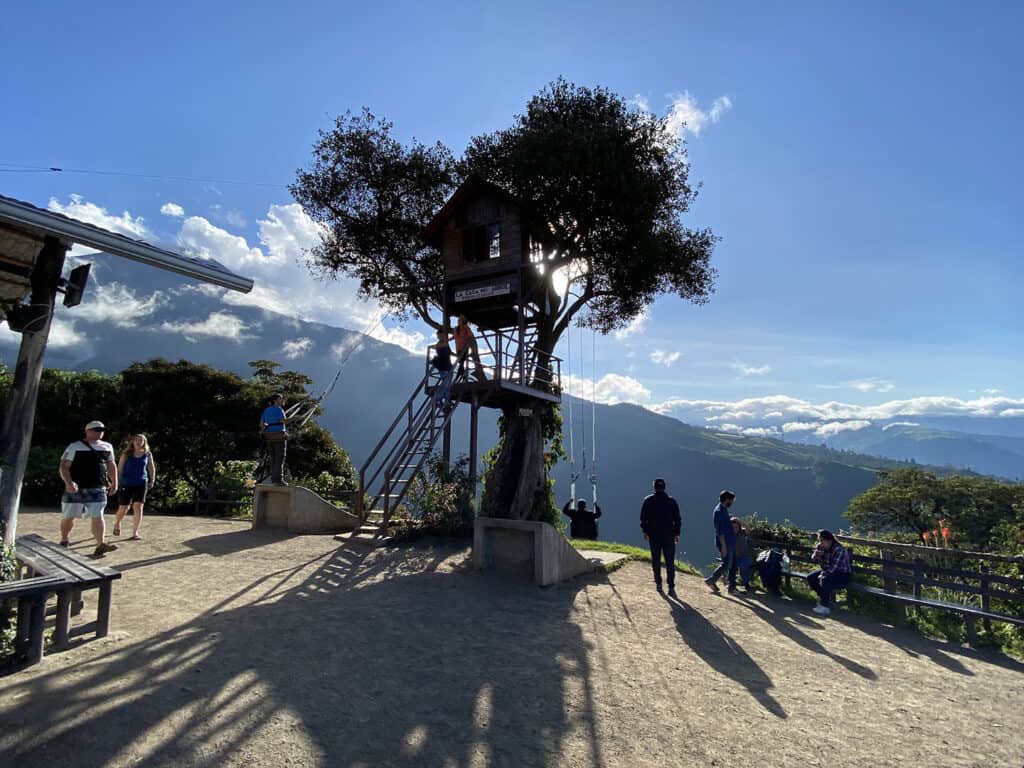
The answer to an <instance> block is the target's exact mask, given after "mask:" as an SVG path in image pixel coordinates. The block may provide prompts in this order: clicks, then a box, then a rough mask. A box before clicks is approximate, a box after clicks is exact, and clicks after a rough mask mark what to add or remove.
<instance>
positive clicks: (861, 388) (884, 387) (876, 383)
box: [845, 378, 896, 392]
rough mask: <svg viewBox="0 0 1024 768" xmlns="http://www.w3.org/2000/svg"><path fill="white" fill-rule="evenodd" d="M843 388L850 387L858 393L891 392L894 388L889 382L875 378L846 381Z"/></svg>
mask: <svg viewBox="0 0 1024 768" xmlns="http://www.w3.org/2000/svg"><path fill="white" fill-rule="evenodd" d="M845 386H847V387H852V388H853V389H856V390H857V391H858V392H892V391H893V390H894V389H895V388H896V387H895V385H894V384H893V383H892V382H891V381H886V380H885V379H876V378H870V379H858V380H857V381H848V382H846V385H845Z"/></svg>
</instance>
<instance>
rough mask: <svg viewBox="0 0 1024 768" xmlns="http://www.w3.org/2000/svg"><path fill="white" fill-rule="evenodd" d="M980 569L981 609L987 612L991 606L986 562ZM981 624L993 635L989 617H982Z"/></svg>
mask: <svg viewBox="0 0 1024 768" xmlns="http://www.w3.org/2000/svg"><path fill="white" fill-rule="evenodd" d="M980 570H981V572H982V574H983V575H982V577H981V610H983V611H985V612H986V613H987V612H989V611H990V610H991V608H990V607H989V599H988V579H987V578H985V575H987V574H988V566H987V565H985V563H982V564H981V568H980ZM981 624H982V626H983V627H985V631H986V632H987V633H988V634H989V636H990V637H991V635H992V622H991V621H989V620H988V619H982V620H981Z"/></svg>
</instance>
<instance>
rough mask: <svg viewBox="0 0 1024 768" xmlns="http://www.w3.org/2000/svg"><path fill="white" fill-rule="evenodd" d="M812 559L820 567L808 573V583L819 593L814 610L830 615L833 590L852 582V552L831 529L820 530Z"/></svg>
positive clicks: (817, 612)
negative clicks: (837, 539) (839, 540)
mask: <svg viewBox="0 0 1024 768" xmlns="http://www.w3.org/2000/svg"><path fill="white" fill-rule="evenodd" d="M811 560H813V561H814V562H815V563H817V564H818V565H819V566H820V568H819V569H818V570H816V571H812V572H811V573H809V574H807V583H808V584H809V585H810V587H811V589H813V590H814V591H815V592H817V593H818V604H817V605H816V606H814V612H815V613H816V614H818V615H819V616H828V615H829V614H830V613H831V612H832V611H831V610H830V609H829V603H830V602H831V600H832V592H833V591H835V590H836V589H839V588H841V587H845V586H846V585H847V584H849V583H850V579H851V577H852V576H853V568H852V567H851V565H850V553H849V551H847V549H846V547H844V546H843V545H842V544H840V543H839V542H838V541H836V537H835V536H833V535H832V532H831V531H827V530H825V529H822V530H820V531H818V546H817V547H815V548H814V554H812V555H811Z"/></svg>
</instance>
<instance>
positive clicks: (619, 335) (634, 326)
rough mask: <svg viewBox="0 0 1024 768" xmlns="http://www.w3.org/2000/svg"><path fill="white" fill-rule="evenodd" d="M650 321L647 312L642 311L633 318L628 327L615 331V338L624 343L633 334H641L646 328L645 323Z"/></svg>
mask: <svg viewBox="0 0 1024 768" xmlns="http://www.w3.org/2000/svg"><path fill="white" fill-rule="evenodd" d="M649 319H650V315H649V314H648V312H647V310H646V309H645V310H643V311H642V312H641V313H640V314H639V315H637V316H636V317H634V318H633V319H632V320H631V321H630V323H629V325H627V326H626V327H625V328H620V329H619V330H617V331H615V338H616V339H618V340H619V341H625V340H626V339H628V338H629V337H630V336H633V335H634V334H637V333H641V332H642V331H643V330H644V329H645V328H646V327H647V321H648V320H649Z"/></svg>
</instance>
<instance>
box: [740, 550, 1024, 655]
mask: <svg viewBox="0 0 1024 768" xmlns="http://www.w3.org/2000/svg"><path fill="white" fill-rule="evenodd" d="M751 544H752V546H757V547H760V548H764V549H767V548H770V547H772V546H774V547H775V548H776V549H782V550H784V551H785V552H786V554H787V555H788V556H789V559H790V562H791V563H792V562H794V561H796V562H801V563H806V564H808V565H812V566H813V565H815V564H814V563H813V562H812V561H811V559H810V556H809V554H805V553H809V552H811V551H812V548H811V547H807V546H803V545H787V544H773V543H772V542H769V541H761V540H758V539H754V540H752V542H751ZM850 564H851V567H852V569H853V573H854V575H857V574H863V575H866V576H873V577H876V578H880V579H882V580H883V582H884V584H885V586H884V587H875V586H871V585H870V584H864V583H861V582H858V581H851V582H850V583H849V584H847V585H846V586H843V587H837V588H836V589H835V591H836V592H841V591H843V590H846V592H847V594H849V593H850V592H857V593H860V594H865V595H871V596H872V597H877V598H879V599H881V600H884V601H885V602H887V603H888V604H889V605H891V606H893V607H894V608H896V609H898V610H897V622H898V623H902V622H903V620H904V619H905V615H904V614H905V610H904V609H905V608H906V606H908V605H910V606H916V607H919V608H935V609H938V610H943V611H949V612H950V613H956V614H959V615H960V616H962V617H963V620H964V626H965V628H966V630H967V641H968V643H970V644H971V645H974V644H976V642H977V637H978V636H977V630H976V626H975V624H976V622H977V620H978V619H981V620H982V621H983V622H986V624H987V623H988V622H990V621H1000V622H1005V623H1008V624H1016V625H1018V626H1024V617H1019V616H1011V615H1009V614H1006V613H999V612H997V611H993V610H992V609H991V608H990V607H989V603H990V601H991V600H992V599H993V598H994V599H998V600H1010V601H1013V602H1024V581H1022V580H1021V579H1017V578H1013V577H1009V576H1000V575H996V574H991V573H988V572H987V570H985V568H984V566H982V570H981V571H979V572H974V571H969V570H965V569H959V568H957V569H953V568H945V567H943V566H939V565H928V564H924V563H922V562H920V561H917V562H898V561H896V560H893V559H891V557H889V556H888V554H887V553H886V552H884V551H883V552H882V557H880V558H876V557H870V556H867V555H859V554H857V553H855V552H853V551H850ZM872 566H874V567H872ZM807 576H808V573H806V572H803V571H798V570H793V569H792V567H791V568H790V570H789V572H788V573H787V572H783V578H784V579H785V580H786V586H787V587H788V586H790V579H791V578H793V577H796V578H798V579H803V580H804V581H806V580H807ZM942 576H946V577H960V578H967V579H974V580H977V581H978V582H979V583H980V586H974V585H971V584H962V583H954V582H951V581H948V580H940V577H942ZM900 582H903V583H911V584H912V585H913V586H912V590H913V591H912V592H900V591H899V590H898V588H897V587H898V584H899V583H900ZM993 584H996V585H1002V586H1003V587H1011V588H1015V589H1013V590H1007V589H1005V588H1004V589H993V588H992V585H993ZM925 586H934V587H941V588H944V589H948V590H950V591H957V592H963V593H966V594H968V595H980V597H981V603H982V604H981V607H976V606H973V605H967V604H966V603H958V602H950V601H947V600H939V599H937V598H931V597H924V596H923V595H922V594H921V588H922V587H925Z"/></svg>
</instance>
